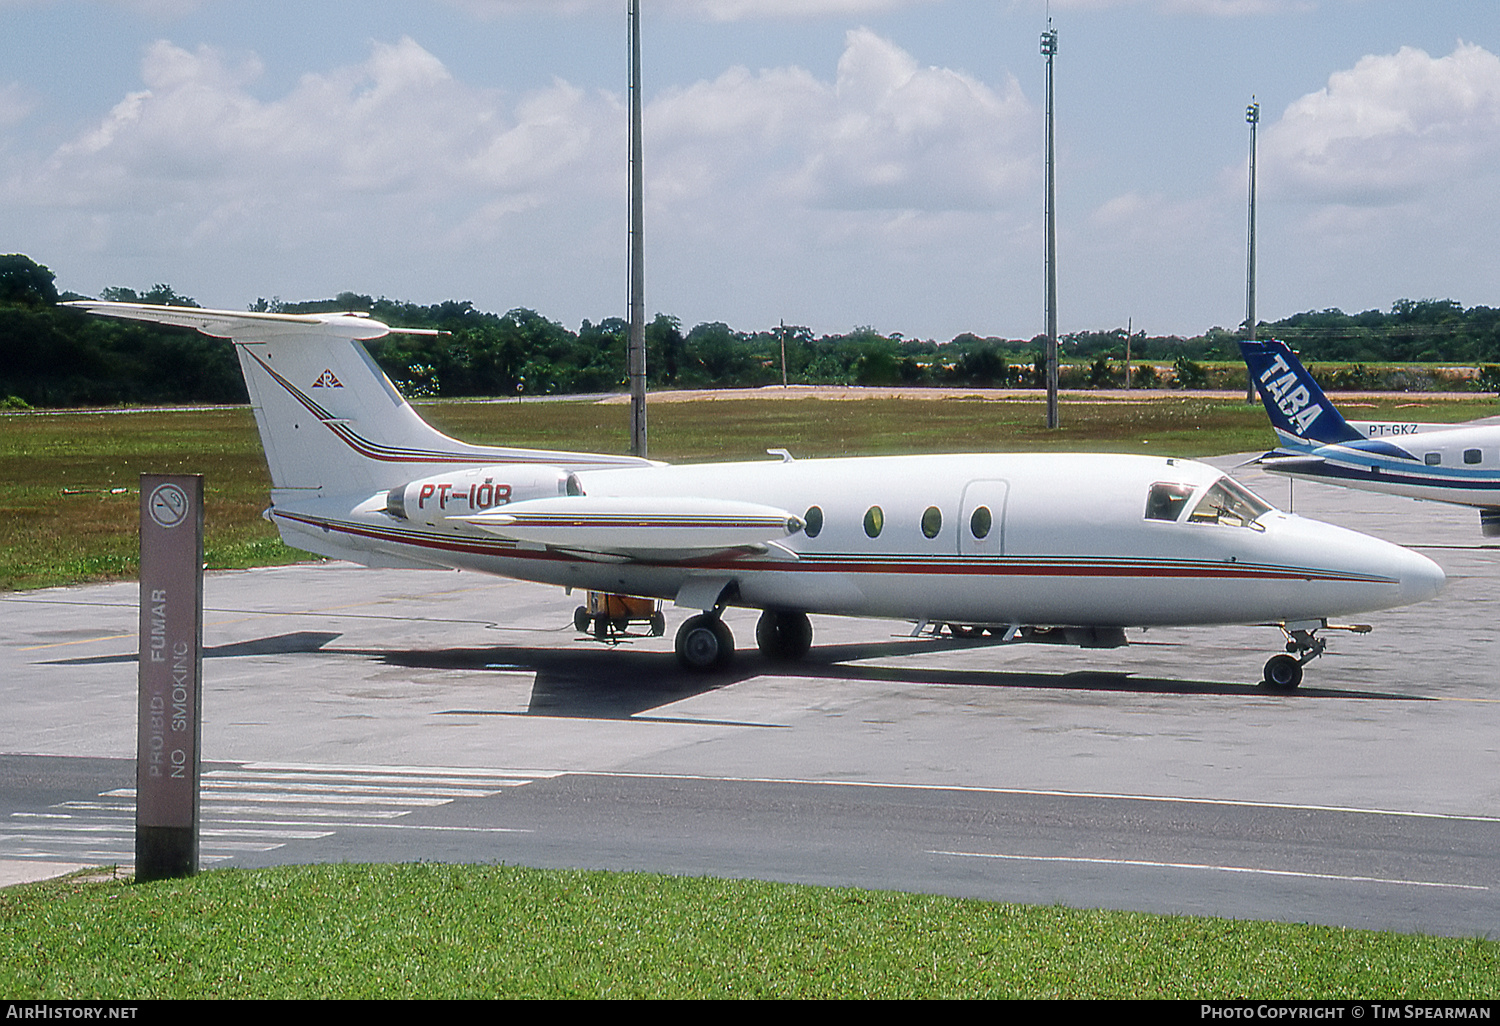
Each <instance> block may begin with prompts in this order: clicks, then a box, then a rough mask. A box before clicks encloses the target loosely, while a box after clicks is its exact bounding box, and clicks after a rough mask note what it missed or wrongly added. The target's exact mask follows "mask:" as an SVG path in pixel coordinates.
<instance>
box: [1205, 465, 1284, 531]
mask: <svg viewBox="0 0 1500 1026" xmlns="http://www.w3.org/2000/svg"><path fill="white" fill-rule="evenodd" d="M1271 509H1272V506H1271V504H1270V503H1269V502H1267V501H1266V500H1264V499H1262V498H1261V497H1260V496H1258V495H1256V494H1255V493H1254V492H1252V491H1250V489H1248V488H1246V487H1245V486H1244V485H1242V484H1238V483H1237V482H1235V481H1232V480H1230V479H1229V478H1227V477H1221V478H1219V479H1218V480H1217V481H1215V482H1214V483H1213V485H1212V486H1211V487H1210V488H1209V489H1208V491H1206V492H1204V493H1203V498H1202V499H1200V500H1198V505H1197V506H1196V507H1194V509H1193V512H1192V515H1191V516H1189V517H1188V521H1189V523H1194V524H1226V525H1228V526H1230V527H1256V528H1258V527H1259V526H1260V525H1258V524H1257V523H1256V521H1257V520H1259V519H1260V518H1261V517H1263V516H1265V515H1266V514H1267V513H1269V512H1271Z"/></svg>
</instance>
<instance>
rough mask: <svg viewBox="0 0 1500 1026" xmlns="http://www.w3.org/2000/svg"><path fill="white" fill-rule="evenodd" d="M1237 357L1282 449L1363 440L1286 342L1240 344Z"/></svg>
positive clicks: (1315, 446) (1266, 341) (1296, 448)
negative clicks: (1244, 367)
mask: <svg viewBox="0 0 1500 1026" xmlns="http://www.w3.org/2000/svg"><path fill="white" fill-rule="evenodd" d="M1240 355H1242V356H1243V357H1244V358H1245V365H1246V366H1247V367H1248V368H1249V369H1250V378H1251V380H1253V381H1254V382H1255V385H1256V389H1257V390H1258V391H1259V392H1260V400H1261V402H1262V403H1263V404H1265V407H1266V413H1267V414H1268V415H1269V416H1270V418H1271V426H1272V427H1274V428H1275V429H1276V436H1277V438H1279V439H1280V441H1281V444H1282V446H1283V447H1285V448H1288V449H1292V450H1294V451H1298V452H1306V451H1310V450H1312V449H1315V448H1317V447H1318V446H1322V445H1329V444H1331V443H1336V442H1350V441H1353V440H1355V439H1358V438H1363V437H1364V435H1362V434H1360V433H1359V432H1358V431H1356V430H1355V429H1354V428H1353V427H1351V426H1350V425H1349V423H1348V422H1347V421H1346V420H1344V418H1343V415H1342V414H1340V413H1339V411H1338V410H1337V409H1336V408H1335V407H1334V405H1333V403H1331V402H1329V401H1328V397H1327V396H1326V395H1324V394H1323V390H1322V389H1321V388H1319V387H1318V383H1317V382H1316V381H1314V380H1313V377H1312V375H1311V374H1309V373H1308V372H1307V368H1306V367H1303V366H1302V364H1301V362H1300V361H1299V360H1298V359H1297V357H1296V356H1295V355H1293V353H1292V351H1291V349H1289V348H1287V345H1286V343H1284V342H1278V341H1276V340H1275V339H1266V340H1264V341H1256V342H1241V343H1240Z"/></svg>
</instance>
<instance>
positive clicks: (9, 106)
mask: <svg viewBox="0 0 1500 1026" xmlns="http://www.w3.org/2000/svg"><path fill="white" fill-rule="evenodd" d="M35 108H36V101H35V100H34V99H32V97H31V95H30V91H29V90H27V89H26V88H24V87H23V86H22V85H21V84H20V83H19V82H12V83H10V84H9V85H3V86H0V128H8V127H10V126H11V125H18V124H20V123H21V122H22V121H25V120H26V118H27V117H28V116H29V115H30V114H31V112H32V110H34V109H35Z"/></svg>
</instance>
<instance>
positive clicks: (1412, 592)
mask: <svg viewBox="0 0 1500 1026" xmlns="http://www.w3.org/2000/svg"><path fill="white" fill-rule="evenodd" d="M1405 555H1406V558H1405V559H1404V560H1403V562H1402V566H1401V570H1400V577H1399V579H1400V581H1401V601H1402V602H1403V603H1406V602H1424V601H1426V600H1427V599H1430V598H1432V597H1434V596H1435V595H1437V593H1438V592H1440V591H1442V590H1443V585H1444V584H1446V583H1447V582H1448V576H1447V575H1446V574H1445V573H1443V568H1442V567H1440V566H1438V565H1437V564H1436V563H1434V562H1433V561H1432V560H1430V559H1428V558H1427V557H1426V556H1423V555H1421V554H1420V553H1416V552H1412V551H1410V550H1406V552H1405Z"/></svg>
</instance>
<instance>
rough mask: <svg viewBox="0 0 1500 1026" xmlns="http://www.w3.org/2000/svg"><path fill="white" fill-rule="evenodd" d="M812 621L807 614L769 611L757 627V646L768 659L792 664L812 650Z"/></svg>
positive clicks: (763, 614)
mask: <svg viewBox="0 0 1500 1026" xmlns="http://www.w3.org/2000/svg"><path fill="white" fill-rule="evenodd" d="M812 633H813V631H812V621H810V620H809V619H808V618H807V614H806V613H781V612H777V611H775V610H772V609H767V610H766V611H765V612H764V613H761V614H760V622H759V623H757V624H756V625H755V644H756V647H758V648H759V649H760V651H761V654H762V655H764V656H765V657H766V658H767V659H774V660H776V661H777V662H782V663H790V662H795V661H797V660H798V659H801V658H802V657H803V656H805V655H807V650H808V649H810V648H812Z"/></svg>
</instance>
